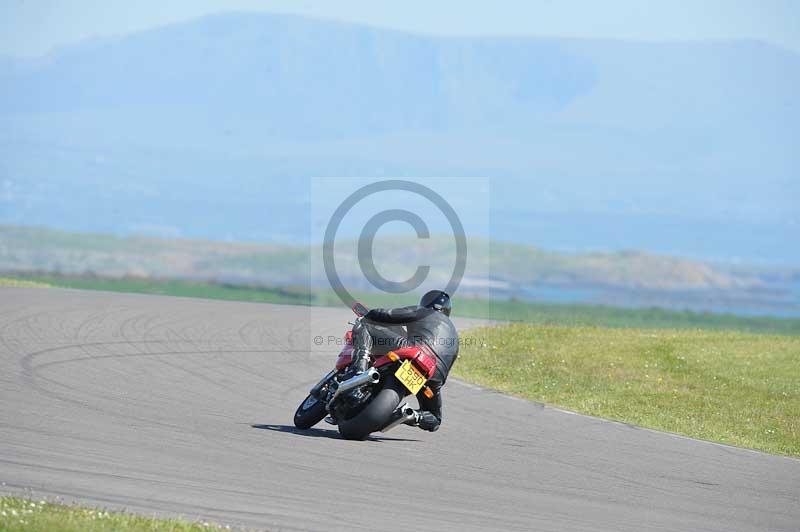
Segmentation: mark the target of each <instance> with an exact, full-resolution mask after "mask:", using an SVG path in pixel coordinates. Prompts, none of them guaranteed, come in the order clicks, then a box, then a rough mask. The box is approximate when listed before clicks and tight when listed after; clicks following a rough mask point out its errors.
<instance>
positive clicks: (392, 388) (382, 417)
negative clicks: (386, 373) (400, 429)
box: [339, 376, 408, 440]
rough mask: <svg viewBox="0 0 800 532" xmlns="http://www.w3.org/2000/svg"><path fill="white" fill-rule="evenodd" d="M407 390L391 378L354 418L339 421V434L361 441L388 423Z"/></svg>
mask: <svg viewBox="0 0 800 532" xmlns="http://www.w3.org/2000/svg"><path fill="white" fill-rule="evenodd" d="M406 395H408V390H407V389H406V387H405V386H403V384H402V383H401V382H400V381H398V380H397V379H396V378H394V377H393V376H390V377H389V380H388V381H387V382H386V384H385V385H384V387H383V389H382V390H381V391H380V392H378V394H377V395H376V396H375V398H374V399H373V400H372V401H370V402H369V404H368V405H367V406H366V407H365V408H364V409H363V410H362V411H361V412H359V413H358V414H357V415H356V416H354V417H352V418H350V419H346V420H342V421H339V433H340V434H341V435H342V436H344V437H345V438H346V439H348V440H363V439H366V437H367V436H369V435H370V434H371V433H373V432H375V431H377V430H380V429H382V428H383V427H385V426H386V424H387V423H388V422H389V419H390V418H391V416H392V414H393V413H394V411H395V410H396V409H397V407H398V406H399V405H400V401H402V400H403V397H405V396H406Z"/></svg>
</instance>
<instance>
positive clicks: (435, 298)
mask: <svg viewBox="0 0 800 532" xmlns="http://www.w3.org/2000/svg"><path fill="white" fill-rule="evenodd" d="M419 306H420V307H425V308H432V309H433V310H438V311H439V312H444V313H445V314H446V315H447V316H449V315H450V309H452V308H453V305H451V304H450V296H449V295H447V292H442V291H441V290H431V291H430V292H428V293H427V294H425V295H424V296H422V299H420V300H419Z"/></svg>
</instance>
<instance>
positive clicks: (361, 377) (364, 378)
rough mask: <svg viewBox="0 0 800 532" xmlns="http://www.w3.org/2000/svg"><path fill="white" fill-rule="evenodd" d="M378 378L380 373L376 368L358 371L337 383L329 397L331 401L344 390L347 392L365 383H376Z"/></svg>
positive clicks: (379, 378)
mask: <svg viewBox="0 0 800 532" xmlns="http://www.w3.org/2000/svg"><path fill="white" fill-rule="evenodd" d="M380 380H381V374H380V373H379V372H378V370H377V369H375V368H369V369H368V370H367V371H365V372H364V373H360V374H358V375H356V376H355V377H351V378H349V379H347V380H346V381H344V382H343V383H341V384H339V387H338V388H337V389H336V393H334V394H333V398H331V403H332V402H334V401H335V400H336V398H337V397H339V395H341V394H343V393H344V392H348V391H350V390H352V389H353V388H358V387H359V386H364V385H365V384H377V382H378V381H380Z"/></svg>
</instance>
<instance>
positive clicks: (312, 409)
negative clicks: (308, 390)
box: [294, 395, 328, 430]
mask: <svg viewBox="0 0 800 532" xmlns="http://www.w3.org/2000/svg"><path fill="white" fill-rule="evenodd" d="M327 413H328V412H327V411H326V410H325V403H324V402H323V401H320V400H319V399H317V398H316V397H314V396H313V395H309V396H308V397H306V399H305V401H303V402H302V403H300V406H298V407H297V411H296V412H295V413H294V426H295V427H297V428H298V429H303V430H306V429H310V428H311V427H313V426H314V425H316V424H317V423H319V422H320V421H322V419H323V418H324V417H325V414H327Z"/></svg>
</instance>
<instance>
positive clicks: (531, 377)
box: [454, 324, 800, 456]
mask: <svg viewBox="0 0 800 532" xmlns="http://www.w3.org/2000/svg"><path fill="white" fill-rule="evenodd" d="M467 338H468V341H465V342H463V344H462V345H463V347H462V350H461V356H460V358H459V360H458V362H457V363H456V365H455V367H454V375H457V376H458V377H461V378H463V379H466V380H469V381H472V382H475V383H477V384H481V385H484V386H487V387H491V388H494V389H497V390H500V391H502V392H506V393H510V394H512V395H515V396H519V397H524V398H526V399H531V400H534V401H540V402H544V403H548V404H551V405H556V406H560V407H563V408H566V409H569V410H573V411H576V412H582V413H585V414H590V415H593V416H598V417H603V418H608V419H614V420H619V421H623V422H626V423H632V424H635V425H639V426H643V427H650V428H654V429H658V430H663V431H668V432H674V433H678V434H683V435H686V436H690V437H693V438H700V439H704V440H711V441H717V442H722V443H727V444H732V445H737V446H742V447H749V448H752V449H759V450H762V451H767V452H771V453H778V454H786V455H793V456H800V338H797V337H793V336H779V335H762V334H749V333H743V332H734V331H710V330H676V329H623V328H619V329H613V328H601V327H561V326H536V325H528V324H512V325H508V326H503V327H497V328H487V329H479V330H473V331H470V332H468V333H467Z"/></svg>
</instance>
